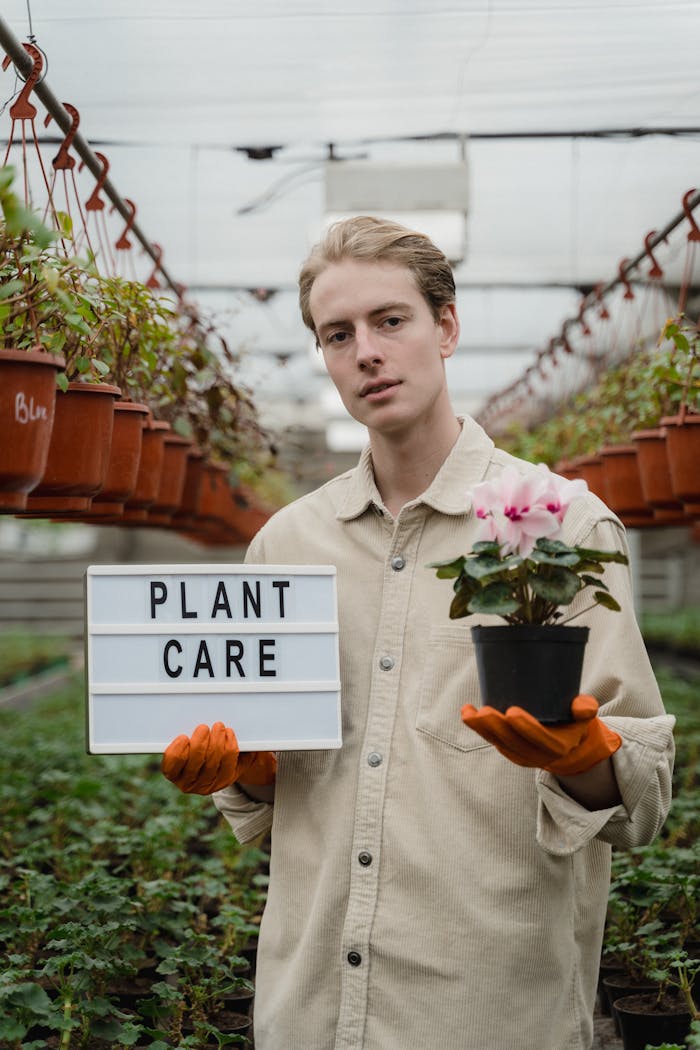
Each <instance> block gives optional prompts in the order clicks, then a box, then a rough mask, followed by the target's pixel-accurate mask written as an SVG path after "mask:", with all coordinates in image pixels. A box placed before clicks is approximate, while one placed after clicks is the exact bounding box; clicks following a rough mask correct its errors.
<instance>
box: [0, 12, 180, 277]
mask: <svg viewBox="0 0 700 1050" xmlns="http://www.w3.org/2000/svg"><path fill="white" fill-rule="evenodd" d="M0 45H1V46H2V47H3V49H4V50H5V52H6V54H8V55H9V56H10V58H11V60H12V62H13V64H14V66H15V69H16V70H17V73H18V74H19V76H20V77H21V78H22V79H23V80H26V78H27V77H28V76H29V74H30V73H31V70H32V60H31V58H30V57H29V55H28V54H27V52H26V51H25V50H24V48H23V47H22V44H21V43H20V41H19V40H18V39H17V37H16V36H15V35H14V33H13V32H12V30H11V29H10V27H9V26H8V24H7V22H6V21H5V20H4V18H3V17H2V15H0ZM33 93H34V94H35V95H36V96H37V98H38V99H39V100H40V101H41V102H42V103H43V105H44V106H45V108H46V110H47V111H48V112H49V113H50V114H51V116H52V117H53V119H54V120H55V121H56V124H57V125H58V127H59V128H60V129H61V131H63V132H64V133H65V134H67V133H68V131H69V130H70V127H71V123H72V121H71V117H70V114H69V113H67V112H66V110H65V109H64V107H63V106H62V104H61V103H60V102H59V101H58V99H57V98H56V96H55V95H54V94H53V92H52V91H51V88H50V87H49V85H48V84H47V83H46V81H45V80H40V81H39V83H38V84H36V86H35V88H34V92H33ZM73 148H74V149H75V151H76V153H77V154H78V156H79V157H80V159H81V160H82V161H84V162H85V166H86V168H88V169H89V170H90V171H91V172H92V174H93V175H94V176H95V178H96V179H98V178H99V177H100V176H101V174H102V165H101V164H100V161H99V160H98V158H97V157H96V156H95V154H94V153H93V151H92V149H91V147H90V144H89V143H88V141H87V140H86V139H85V138H84V137H83V136H82V135H81V134H80V132H77V133H76V135H75V138H74V139H73ZM103 189H104V193H105V195H106V196H107V197H109V199H110V201H111V202H112V204H113V205H114V207H115V208H116V210H117V211H118V212H119V214H120V215H121V216H122V217H123V219H124V220H125V221H126V222H128V221H129V220H130V218H131V211H130V209H129V207H128V206H127V204H126V203H125V202H124V200H123V198H122V197H121V196H120V195H119V193H118V191H117V189H116V187H115V185H114V183H113V182H112V181H111V180H110V179H109V178H107V179H106V180H105V182H104V185H103ZM131 231H132V232H133V234H134V236H135V237H137V238H138V240H139V241H140V242H141V244H142V246H143V248H144V250H145V251H146V252H147V253H148V254H149V255H150V257H151V258H152V259H153V261H154V263H156V264H158V266H159V273H161V274H162V275H163V277H164V278H165V280H166V281H167V283H168V285H169V286H170V288H171V289H172V290H173V292H175V294H176V295H177V296H178V298H179V296H180V290H179V287H180V286H178V284H177V282H176V281H175V280H174V279H173V278H172V277H171V276H170V274H169V273H168V271H167V270H166V268H165V267H164V266H163V265H162V264H159V263H158V257H157V255H156V252H155V250H154V248H153V246H152V245H151V242H150V241H149V240H148V238H147V237H146V235H145V233H144V232H143V230H142V229H141V228H140V226H139V225H138V223H136V222H134V223H133V225H132V226H131Z"/></svg>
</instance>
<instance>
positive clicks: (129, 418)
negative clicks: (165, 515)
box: [86, 401, 150, 523]
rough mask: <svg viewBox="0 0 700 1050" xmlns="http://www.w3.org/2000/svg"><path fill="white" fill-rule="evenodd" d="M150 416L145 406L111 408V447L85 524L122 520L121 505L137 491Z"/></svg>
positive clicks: (122, 403) (123, 403)
mask: <svg viewBox="0 0 700 1050" xmlns="http://www.w3.org/2000/svg"><path fill="white" fill-rule="evenodd" d="M149 416H150V409H149V408H148V406H147V405H141V404H138V403H136V402H134V401H117V402H116V404H115V406H114V428H113V430H112V447H111V449H110V453H109V462H108V464H107V472H106V474H105V480H104V484H103V485H102V488H101V489H100V491H99V492H98V493H97V495H95V496H93V499H92V506H91V507H90V510H89V511H88V514H87V519H86V520H97V519H98V518H101V519H109V521H110V523H111V522H113V521H114V520H116V519H118V518H121V516H122V514H123V512H124V504H125V503H126V501H127V500H128V499H129V497H130V496H131V495H132V493H133V491H134V489H135V487H136V478H137V476H138V471H139V463H140V461H141V446H142V444H143V439H142V435H143V425H144V421H145V420H147V419H148V418H149Z"/></svg>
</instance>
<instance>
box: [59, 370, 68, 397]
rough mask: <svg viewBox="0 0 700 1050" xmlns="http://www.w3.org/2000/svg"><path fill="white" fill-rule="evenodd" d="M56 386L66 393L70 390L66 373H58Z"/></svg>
mask: <svg viewBox="0 0 700 1050" xmlns="http://www.w3.org/2000/svg"><path fill="white" fill-rule="evenodd" d="M56 386H57V387H58V388H59V390H62V391H63V392H64V393H65V392H66V390H67V389H68V377H67V376H66V373H65V372H57V373H56Z"/></svg>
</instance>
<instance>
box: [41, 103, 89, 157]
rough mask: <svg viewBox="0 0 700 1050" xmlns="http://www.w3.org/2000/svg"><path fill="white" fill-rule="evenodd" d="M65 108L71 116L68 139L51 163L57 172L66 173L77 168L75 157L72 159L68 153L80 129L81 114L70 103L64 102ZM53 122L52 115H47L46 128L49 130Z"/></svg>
mask: <svg viewBox="0 0 700 1050" xmlns="http://www.w3.org/2000/svg"><path fill="white" fill-rule="evenodd" d="M63 108H64V109H65V111H66V113H68V114H69V115H70V118H71V125H70V128H69V129H68V131H67V133H66V137H65V138H64V140H63V142H62V143H61V145H60V148H59V150H58V153H57V154H56V156H55V157H54V159H53V160H52V161H51V163H52V165H53V167H54V170H55V171H66V170H70V168H73V167H75V157H72V156H71V155H70V153H69V152H68V151H69V150H70V148H71V145H72V143H73V139H74V138H75V136H76V134H77V131H78V128H79V126H80V114H79V113H78V111H77V109H76V108H75V106H71V104H70V102H64V103H63ZM51 120H52V117H51V114H50V113H47V114H46V117H45V119H44V127H45V128H48V126H49V124H50V123H51ZM81 167H82V165H81Z"/></svg>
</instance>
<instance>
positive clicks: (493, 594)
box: [468, 582, 520, 616]
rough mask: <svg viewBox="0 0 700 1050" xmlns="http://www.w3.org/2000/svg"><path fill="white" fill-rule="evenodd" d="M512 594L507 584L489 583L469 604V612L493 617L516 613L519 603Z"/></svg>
mask: <svg viewBox="0 0 700 1050" xmlns="http://www.w3.org/2000/svg"><path fill="white" fill-rule="evenodd" d="M512 593H513V592H512V590H511V588H510V586H509V585H508V584H507V583H503V582H498V583H490V584H489V585H488V587H484V589H483V591H480V592H479V593H478V594H476V595H475V596H474V597H473V598H472V600H471V601H470V602H469V606H468V608H469V612H472V613H487V614H490V615H493V616H507V615H508V614H509V613H514V612H517V611H518V609H519V608H520V602H518V601H516V600H515V598H513V597H512Z"/></svg>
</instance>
